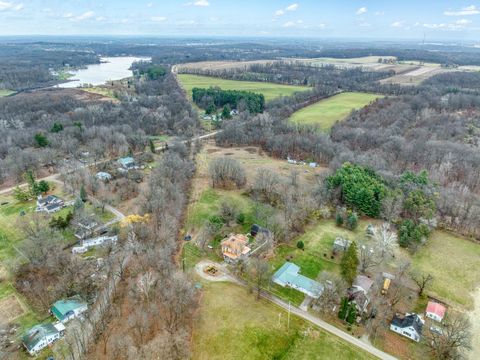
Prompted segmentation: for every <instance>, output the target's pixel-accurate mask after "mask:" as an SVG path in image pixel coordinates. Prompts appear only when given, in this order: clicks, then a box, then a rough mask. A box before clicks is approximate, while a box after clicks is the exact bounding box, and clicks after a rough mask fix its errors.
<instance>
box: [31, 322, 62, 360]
mask: <svg viewBox="0 0 480 360" xmlns="http://www.w3.org/2000/svg"><path fill="white" fill-rule="evenodd" d="M64 332H65V326H64V325H63V324H62V323H56V324H39V325H35V326H34V327H32V328H31V329H30V330H28V331H27V332H26V333H25V335H24V336H23V338H22V342H23V346H25V348H26V349H27V351H28V353H29V354H30V355H36V354H37V353H38V352H39V351H40V350H42V349H44V348H46V347H47V346H48V345H50V344H52V343H53V342H55V341H56V340H58V339H60V338H61V337H62V336H63V334H64Z"/></svg>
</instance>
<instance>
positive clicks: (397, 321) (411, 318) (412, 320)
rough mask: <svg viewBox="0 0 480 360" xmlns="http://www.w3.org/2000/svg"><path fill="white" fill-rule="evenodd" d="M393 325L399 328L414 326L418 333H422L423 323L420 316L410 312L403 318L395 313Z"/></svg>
mask: <svg viewBox="0 0 480 360" xmlns="http://www.w3.org/2000/svg"><path fill="white" fill-rule="evenodd" d="M392 325H395V326H398V327H399V328H402V329H404V328H408V327H410V326H413V328H414V329H415V330H416V331H417V333H418V334H421V333H422V328H423V323H422V320H421V319H420V317H419V316H418V315H417V314H410V315H407V316H404V317H403V318H401V317H399V316H397V315H395V316H394V318H393V320H392Z"/></svg>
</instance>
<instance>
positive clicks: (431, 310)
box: [425, 301, 447, 322]
mask: <svg viewBox="0 0 480 360" xmlns="http://www.w3.org/2000/svg"><path fill="white" fill-rule="evenodd" d="M446 312H447V308H446V307H445V306H443V305H442V304H439V303H437V302H434V301H429V302H428V304H427V311H425V316H426V317H428V318H430V319H432V320H435V321H438V322H442V320H443V318H444V317H445V313H446Z"/></svg>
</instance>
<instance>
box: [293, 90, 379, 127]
mask: <svg viewBox="0 0 480 360" xmlns="http://www.w3.org/2000/svg"><path fill="white" fill-rule="evenodd" d="M377 98H378V95H375V94H366V93H358V92H345V93H342V94H338V95H335V96H332V97H330V98H328V99H325V100H321V101H319V102H317V103H315V104H313V105H310V106H307V107H305V108H303V109H301V110H299V111H297V112H295V113H294V114H293V115H292V116H291V117H290V121H291V122H293V123H295V124H298V125H316V126H318V127H319V129H320V130H321V131H328V130H330V128H331V127H332V126H333V125H334V124H335V122H337V121H340V120H343V119H345V118H346V117H347V116H348V115H349V114H350V113H351V112H352V110H356V109H360V108H362V107H364V106H366V105H368V104H369V103H370V102H372V101H374V100H375V99H377Z"/></svg>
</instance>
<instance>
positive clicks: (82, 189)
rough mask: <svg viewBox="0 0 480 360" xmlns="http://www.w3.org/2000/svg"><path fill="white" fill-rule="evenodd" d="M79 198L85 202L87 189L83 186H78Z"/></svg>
mask: <svg viewBox="0 0 480 360" xmlns="http://www.w3.org/2000/svg"><path fill="white" fill-rule="evenodd" d="M80 199H81V200H82V201H83V202H87V199H88V196H87V191H86V190H85V186H83V185H82V186H81V187H80Z"/></svg>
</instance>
